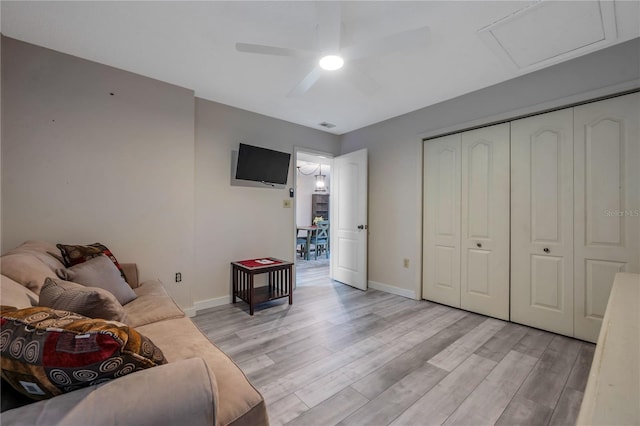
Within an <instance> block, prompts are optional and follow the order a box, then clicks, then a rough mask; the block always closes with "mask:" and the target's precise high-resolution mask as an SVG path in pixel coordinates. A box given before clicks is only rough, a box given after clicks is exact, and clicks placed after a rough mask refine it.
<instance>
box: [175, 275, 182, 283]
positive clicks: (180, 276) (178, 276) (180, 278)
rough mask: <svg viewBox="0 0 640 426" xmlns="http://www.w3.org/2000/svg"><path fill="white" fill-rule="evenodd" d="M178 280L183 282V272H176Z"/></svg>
mask: <svg viewBox="0 0 640 426" xmlns="http://www.w3.org/2000/svg"><path fill="white" fill-rule="evenodd" d="M176 282H177V283H179V282H182V274H181V273H180V272H176Z"/></svg>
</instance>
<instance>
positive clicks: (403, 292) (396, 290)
mask: <svg viewBox="0 0 640 426" xmlns="http://www.w3.org/2000/svg"><path fill="white" fill-rule="evenodd" d="M369 287H371V288H373V289H375V290H380V291H384V292H387V293H391V294H397V295H398V296H402V297H406V298H408V299H414V300H417V297H416V292H415V291H412V290H407V289H406V288H400V287H394V286H392V285H388V284H382V283H378V282H375V281H369Z"/></svg>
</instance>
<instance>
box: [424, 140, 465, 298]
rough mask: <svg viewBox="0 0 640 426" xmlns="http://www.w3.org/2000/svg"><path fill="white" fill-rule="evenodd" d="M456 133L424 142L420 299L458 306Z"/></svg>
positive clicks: (458, 187) (458, 214) (458, 180)
mask: <svg viewBox="0 0 640 426" xmlns="http://www.w3.org/2000/svg"><path fill="white" fill-rule="evenodd" d="M460 143H461V136H460V134H455V135H450V136H444V137H441V138H438V139H433V140H429V141H425V142H424V163H423V164H424V183H423V190H424V194H423V203H424V208H423V212H424V218H423V229H424V249H423V259H422V286H423V288H422V293H423V298H425V299H428V300H432V301H434V302H438V303H442V304H445V305H449V306H454V307H458V308H459V307H460Z"/></svg>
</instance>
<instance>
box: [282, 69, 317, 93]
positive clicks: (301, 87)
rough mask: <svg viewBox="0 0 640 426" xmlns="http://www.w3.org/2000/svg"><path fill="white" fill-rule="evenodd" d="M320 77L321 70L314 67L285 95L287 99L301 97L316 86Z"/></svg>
mask: <svg viewBox="0 0 640 426" xmlns="http://www.w3.org/2000/svg"><path fill="white" fill-rule="evenodd" d="M321 75H322V69H321V68H320V67H319V66H315V67H314V68H313V69H312V70H311V71H310V72H309V74H307V75H306V76H305V77H304V78H303V79H302V80H300V82H299V83H298V84H296V85H295V87H294V88H293V89H291V91H290V92H289V94H288V95H287V96H288V97H296V96H302V95H304V94H305V93H307V90H309V89H311V87H312V86H313V85H314V84H316V81H318V79H319V78H320V76H321Z"/></svg>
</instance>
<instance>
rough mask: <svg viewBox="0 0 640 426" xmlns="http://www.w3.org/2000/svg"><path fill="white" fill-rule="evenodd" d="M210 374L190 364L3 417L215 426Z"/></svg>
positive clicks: (10, 421)
mask: <svg viewBox="0 0 640 426" xmlns="http://www.w3.org/2000/svg"><path fill="white" fill-rule="evenodd" d="M212 380H215V379H214V378H211V377H210V375H209V369H208V368H207V366H206V364H205V363H204V361H203V360H202V359H201V358H191V359H185V360H181V361H176V362H173V363H169V364H165V365H161V366H158V367H154V368H150V369H147V370H142V371H138V372H136V373H133V374H129V375H126V376H124V377H121V378H119V379H116V380H111V381H109V382H106V383H103V384H100V385H94V386H90V387H87V388H83V389H80V390H77V391H74V392H69V393H66V394H63V395H59V396H56V397H54V398H51V399H47V400H45V401H39V402H35V403H33V404H29V405H26V406H23V407H20V408H15V409H13V410H8V411H5V412H3V413H2V424H3V425H53V424H55V425H73V426H75V425H91V424H93V425H178V424H185V425H186V424H188V425H190V426H191V425H208V426H211V425H214V424H215V410H216V407H215V406H214V401H215V400H214V391H213V389H215V387H214V386H213V385H212V382H211V381H212Z"/></svg>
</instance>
